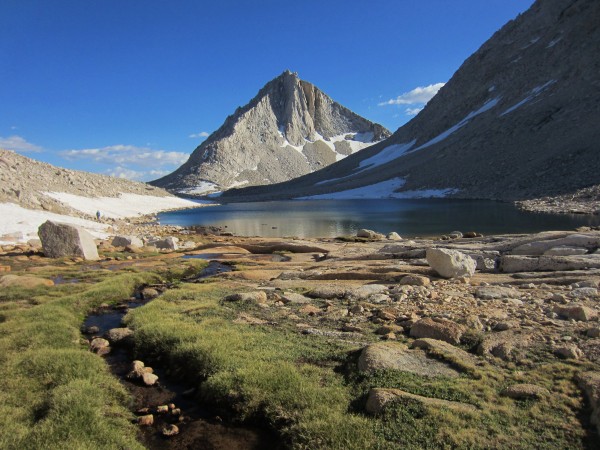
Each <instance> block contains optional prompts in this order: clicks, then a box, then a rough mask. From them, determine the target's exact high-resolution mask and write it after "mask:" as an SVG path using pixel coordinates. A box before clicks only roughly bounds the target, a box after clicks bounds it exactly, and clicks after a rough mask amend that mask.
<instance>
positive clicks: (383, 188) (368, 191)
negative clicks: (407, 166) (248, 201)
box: [298, 178, 458, 200]
mask: <svg viewBox="0 0 600 450" xmlns="http://www.w3.org/2000/svg"><path fill="white" fill-rule="evenodd" d="M405 183H406V181H405V180H404V179H403V178H392V179H389V180H386V181H382V182H380V183H375V184H371V185H369V186H362V187H359V188H355V189H348V190H346V191H339V192H330V193H328V194H320V195H311V196H308V197H300V198H298V200H352V199H374V198H398V199H409V198H434V197H445V196H447V195H450V194H454V193H456V192H458V189H452V188H448V189H427V190H420V191H405V192H394V191H395V190H397V189H400V188H401V187H402V186H404V184H405Z"/></svg>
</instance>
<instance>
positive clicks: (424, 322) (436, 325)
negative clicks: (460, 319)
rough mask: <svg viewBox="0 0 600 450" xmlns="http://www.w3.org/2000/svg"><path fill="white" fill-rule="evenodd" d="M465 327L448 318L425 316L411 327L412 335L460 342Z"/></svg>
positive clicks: (450, 342)
mask: <svg viewBox="0 0 600 450" xmlns="http://www.w3.org/2000/svg"><path fill="white" fill-rule="evenodd" d="M464 331H465V328H464V327H463V326H462V325H459V324H458V323H455V322H452V321H451V320H446V319H431V318H425V319H421V320H419V321H417V322H416V323H415V324H414V325H413V326H412V327H411V328H410V336H411V337H414V338H431V339H438V340H440V341H444V342H448V343H449V344H459V343H460V338H461V336H462V334H463V333H464Z"/></svg>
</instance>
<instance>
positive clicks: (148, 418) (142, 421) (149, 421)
mask: <svg viewBox="0 0 600 450" xmlns="http://www.w3.org/2000/svg"><path fill="white" fill-rule="evenodd" d="M137 422H138V424H139V425H142V426H147V427H148V426H152V425H154V416H153V415H152V414H146V415H145V416H140V417H138V419H137Z"/></svg>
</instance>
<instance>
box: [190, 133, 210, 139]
mask: <svg viewBox="0 0 600 450" xmlns="http://www.w3.org/2000/svg"><path fill="white" fill-rule="evenodd" d="M208 136H209V133H207V132H206V131H201V132H200V133H193V134H190V135H189V136H188V137H191V138H205V137H208Z"/></svg>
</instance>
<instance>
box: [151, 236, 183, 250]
mask: <svg viewBox="0 0 600 450" xmlns="http://www.w3.org/2000/svg"><path fill="white" fill-rule="evenodd" d="M178 242H179V239H177V238H176V237H173V236H169V237H166V238H164V239H156V240H151V241H149V242H148V245H152V246H154V247H156V248H158V249H163V250H177V249H179V246H178V245H177V243H178Z"/></svg>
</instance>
